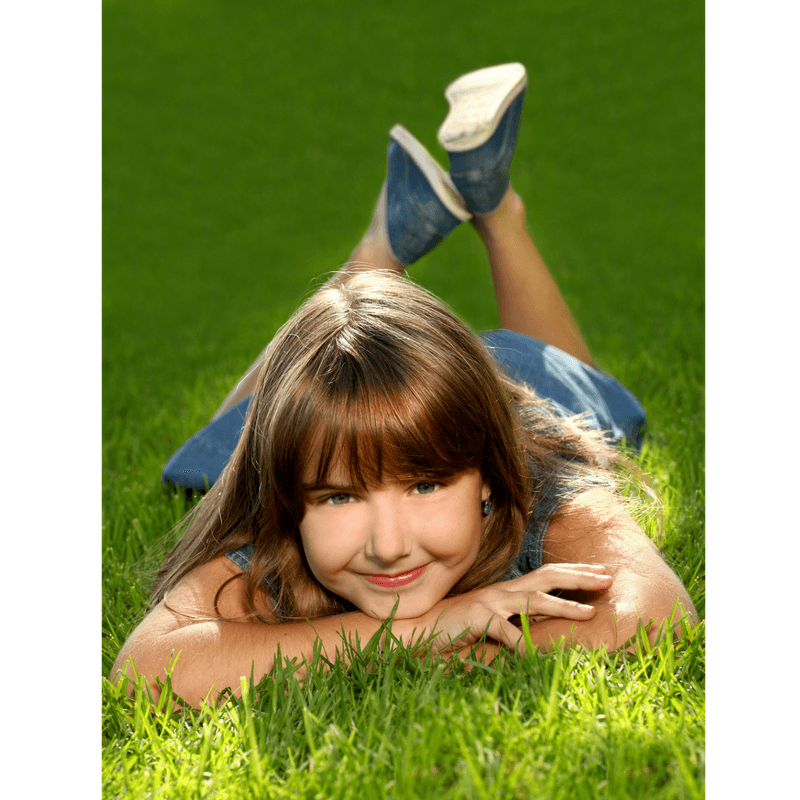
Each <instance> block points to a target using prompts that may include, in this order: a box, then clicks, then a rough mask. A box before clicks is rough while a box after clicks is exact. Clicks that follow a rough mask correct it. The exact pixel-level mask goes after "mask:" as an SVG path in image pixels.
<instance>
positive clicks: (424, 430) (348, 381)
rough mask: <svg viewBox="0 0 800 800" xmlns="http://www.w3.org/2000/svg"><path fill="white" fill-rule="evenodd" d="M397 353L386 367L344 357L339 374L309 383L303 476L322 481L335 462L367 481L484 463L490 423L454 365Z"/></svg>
mask: <svg viewBox="0 0 800 800" xmlns="http://www.w3.org/2000/svg"><path fill="white" fill-rule="evenodd" d="M373 355H374V352H373ZM393 356H394V358H393V359H392V364H391V367H390V368H388V369H387V368H386V367H387V364H386V362H384V363H383V365H380V364H377V363H376V361H373V362H372V363H371V365H370V369H369V370H364V369H363V368H362V365H360V364H358V363H357V362H354V361H351V360H350V359H344V362H345V363H342V362H341V361H340V362H339V364H338V365H337V367H338V368H337V370H336V378H335V380H331V381H319V380H316V381H314V382H313V384H312V385H311V386H309V387H307V388H308V393H307V394H306V396H305V398H304V400H305V401H306V402H304V403H303V405H305V406H306V412H305V414H304V416H305V417H306V419H305V422H306V425H304V426H303V427H304V428H305V431H304V435H303V436H302V437H301V438H302V441H303V443H302V445H301V449H300V455H301V458H302V460H303V463H302V465H301V466H300V469H299V474H300V475H303V476H304V478H303V480H304V482H308V479H309V478H311V479H312V482H313V483H314V484H315V485H322V484H323V483H324V482H325V479H326V477H327V476H328V475H329V473H330V472H331V471H332V470H334V469H336V470H343V471H344V473H345V474H346V475H347V476H348V477H349V480H350V482H352V484H353V485H354V486H358V487H361V488H366V487H367V486H376V485H379V484H381V483H382V482H383V481H384V480H386V479H387V478H389V479H391V478H397V479H401V478H443V477H447V476H450V475H453V474H455V473H457V472H461V471H463V470H466V469H469V468H480V467H481V465H482V461H483V455H484V450H485V446H486V438H487V434H486V429H487V428H486V425H485V424H482V422H483V421H482V420H478V419H475V413H474V406H472V404H470V403H469V399H470V398H465V397H464V394H465V393H464V392H463V391H461V392H459V391H457V390H456V389H457V387H454V386H453V382H454V376H453V374H452V372H449V374H448V371H447V370H435V369H434V370H427V371H423V370H422V369H421V368H420V367H419V364H410V363H408V362H406V363H405V364H402V365H400V364H398V363H397V354H396V353H395V354H393ZM381 360H382V359H377V361H381ZM381 366H383V367H384V368H383V369H381V368H380V367H381ZM467 394H471V393H469V392H468V393H467ZM295 474H297V473H295Z"/></svg>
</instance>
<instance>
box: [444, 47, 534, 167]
mask: <svg viewBox="0 0 800 800" xmlns="http://www.w3.org/2000/svg"><path fill="white" fill-rule="evenodd" d="M527 85H528V74H527V72H526V71H525V67H524V66H523V65H522V64H519V63H514V64H500V65H499V66H496V67H486V68H485V69H479V70H476V71H475V72H469V73H467V74H466V75H462V76H461V77H460V78H457V79H456V80H455V81H453V82H452V83H451V84H450V85H449V86H448V87H447V89H445V92H444V96H445V97H446V98H447V101H448V102H449V103H450V112H449V113H448V115H447V117H446V118H445V120H444V122H443V123H442V125H441V127H440V128H439V141H440V142H441V143H442V146H443V147H444V148H445V150H447V151H448V152H450V153H462V152H464V151H465V150H473V149H475V148H476V147H480V146H481V145H482V144H484V143H486V142H487V141H488V140H489V139H490V138H491V136H492V134H493V133H494V132H495V130H497V126H498V124H499V123H500V120H501V119H502V118H503V114H505V113H506V111H507V110H508V107H509V106H510V105H511V104H512V103H513V102H514V99H515V98H516V97H517V96H518V95H519V93H520V92H521V91H522V90H523V89H524V88H525V87H526V86H527Z"/></svg>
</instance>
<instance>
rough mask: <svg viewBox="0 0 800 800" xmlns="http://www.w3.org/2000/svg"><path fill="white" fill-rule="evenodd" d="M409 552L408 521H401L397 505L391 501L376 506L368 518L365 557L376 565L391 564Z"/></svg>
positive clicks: (401, 516)
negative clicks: (368, 526) (368, 525)
mask: <svg viewBox="0 0 800 800" xmlns="http://www.w3.org/2000/svg"><path fill="white" fill-rule="evenodd" d="M410 550H411V547H410V537H409V536H408V520H404V519H403V514H402V513H401V509H400V508H399V505H398V504H397V503H393V502H391V501H389V502H385V503H379V504H376V507H375V508H374V510H373V513H372V515H371V518H370V530H369V535H368V537H367V544H366V552H367V556H368V557H369V558H371V559H372V560H373V561H375V562H376V563H378V564H392V563H394V562H396V561H398V560H400V559H401V558H403V557H404V556H407V555H408V554H409V552H410Z"/></svg>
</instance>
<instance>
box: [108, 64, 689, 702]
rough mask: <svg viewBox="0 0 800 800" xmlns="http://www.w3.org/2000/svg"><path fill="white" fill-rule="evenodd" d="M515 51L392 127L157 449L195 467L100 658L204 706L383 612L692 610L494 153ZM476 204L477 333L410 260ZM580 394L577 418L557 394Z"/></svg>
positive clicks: (485, 625) (490, 646)
mask: <svg viewBox="0 0 800 800" xmlns="http://www.w3.org/2000/svg"><path fill="white" fill-rule="evenodd" d="M526 84H527V78H526V75H525V70H524V68H523V67H522V66H521V65H520V64H506V65H502V66H499V67H492V68H488V69H485V70H479V71H478V72H475V73H470V74H469V75H465V76H462V77H461V78H460V79H459V80H457V81H455V83H453V84H451V86H450V87H449V88H448V90H447V91H446V96H447V98H448V100H449V102H450V106H451V108H450V113H449V114H448V116H447V118H446V120H445V122H444V123H443V125H442V127H441V129H440V131H439V138H440V140H441V142H442V144H443V145H444V146H445V148H446V149H447V150H448V152H449V155H450V164H451V171H450V175H449V176H448V175H447V174H446V173H444V172H443V171H442V170H441V168H440V167H439V166H438V165H437V164H436V162H435V161H433V159H432V158H431V157H430V155H429V154H428V153H427V152H426V151H425V150H424V148H423V147H422V146H421V145H420V144H419V143H418V142H417V141H416V140H415V139H414V138H413V137H412V136H411V134H410V133H408V131H406V130H405V129H403V128H401V127H400V126H396V127H395V128H393V129H392V131H391V136H390V144H389V159H388V175H387V179H386V183H385V185H384V187H383V190H382V192H381V196H380V199H379V201H378V205H377V208H376V211H375V215H374V218H373V221H372V225H371V226H370V228H369V230H368V231H367V233H366V235H365V236H364V238H363V240H362V241H361V243H360V244H359V245H358V247H357V248H356V250H355V251H354V253H353V255H352V257H351V261H350V263H349V264H348V266H347V267H346V268H345V269H344V270H342V271H341V272H339V273H337V274H336V275H335V276H334V277H333V278H331V279H330V280H329V281H328V282H327V283H326V284H325V285H324V286H323V287H322V288H321V289H320V290H319V291H318V292H317V293H316V294H314V295H313V296H312V297H311V298H310V299H309V300H308V301H307V302H306V303H305V304H304V305H303V306H302V307H301V308H300V309H299V310H298V311H297V313H295V314H294V316H292V318H291V319H290V320H289V321H288V322H287V323H286V325H285V326H284V327H283V328H282V329H281V330H280V331H279V332H278V334H277V335H276V337H275V339H274V340H273V341H272V342H271V343H270V345H269V346H268V347H267V349H266V350H265V351H264V353H263V354H262V355H261V356H260V357H259V359H258V360H257V361H256V364H254V366H253V368H252V369H251V370H250V371H249V372H248V374H247V375H246V376H245V377H244V378H243V379H242V381H241V382H240V383H239V385H238V386H237V387H236V388H235V389H234V391H233V392H232V393H231V395H230V396H229V397H228V398H227V399H226V401H225V403H224V404H223V406H222V407H221V408H220V410H219V411H218V412H217V415H216V416H215V418H214V419H213V420H212V422H211V423H210V424H209V425H208V426H206V428H204V429H203V430H202V431H201V432H200V433H199V434H197V435H196V436H195V437H193V438H192V439H191V440H189V442H187V443H186V444H185V445H184V446H183V447H182V448H181V449H180V450H179V451H178V452H177V453H176V454H175V455H174V456H173V457H172V459H171V460H170V462H169V463H168V464H167V467H166V468H165V475H164V477H165V479H167V480H169V481H171V482H172V483H174V484H177V485H179V486H187V487H193V488H205V486H206V485H210V487H211V488H210V490H209V491H208V493H207V495H206V496H205V497H204V499H203V500H202V501H201V502H200V504H199V505H198V507H197V508H196V509H195V510H194V512H193V513H192V514H191V516H190V521H189V523H188V527H187V529H186V532H185V534H184V535H183V538H182V539H181V541H180V542H179V544H178V545H177V546H176V547H175V548H174V549H173V551H172V552H171V553H170V554H169V556H168V557H167V559H166V560H165V562H164V564H163V565H162V567H161V570H160V572H159V574H158V577H157V579H156V583H155V587H154V590H153V597H152V601H153V604H154V607H153V609H152V610H151V611H150V613H149V614H148V615H147V617H146V618H145V619H144V620H143V621H142V623H141V624H140V625H139V626H138V627H137V628H136V630H134V632H133V633H132V634H131V636H130V637H129V638H128V640H127V642H126V643H125V645H124V646H123V648H122V650H121V652H120V654H119V656H118V658H117V661H116V663H115V665H114V667H113V670H112V677H114V678H115V679H120V678H121V677H122V676H123V675H129V676H133V675H134V671H133V669H132V668H131V664H130V662H133V664H135V668H136V670H137V671H138V673H139V674H140V675H144V676H146V677H147V678H148V679H149V680H150V681H151V684H152V685H153V686H154V687H157V680H163V679H164V678H165V676H166V674H167V669H168V666H169V665H170V664H171V662H172V661H173V660H175V657H176V656H178V658H177V661H175V663H174V668H173V671H172V685H173V687H174V689H175V690H176V692H177V693H178V694H179V695H181V696H182V697H183V698H184V700H186V701H187V702H189V703H191V704H195V705H199V704H200V703H201V702H202V700H203V699H204V698H206V697H209V696H210V697H211V698H212V699H213V697H214V696H216V694H217V693H218V692H220V691H221V690H223V689H225V688H226V687H232V688H233V689H234V690H236V689H237V688H238V687H239V685H240V678H241V677H242V676H246V677H248V678H249V677H250V676H251V674H252V675H253V676H254V678H255V680H258V679H260V678H261V677H262V676H263V675H264V674H265V673H267V672H269V670H270V668H271V667H272V664H273V660H274V658H275V656H276V652H277V651H278V648H280V653H281V655H282V657H284V658H286V657H288V658H301V659H302V658H303V657H308V658H310V657H311V655H312V652H313V649H314V646H315V642H318V643H319V644H320V645H321V647H322V649H323V651H324V653H325V654H326V655H327V656H328V657H329V658H333V657H335V656H336V655H337V654H338V653H340V652H342V651H343V650H344V648H343V637H344V638H346V639H348V640H350V641H355V634H357V635H358V638H359V640H360V641H361V642H366V641H367V640H369V639H370V637H371V636H372V635H373V634H375V633H376V632H377V631H378V630H379V629H380V627H381V624H382V622H383V621H384V620H386V619H387V618H389V617H390V616H392V615H393V622H392V627H391V630H392V634H393V635H394V636H395V637H397V638H398V639H400V640H402V641H403V642H404V643H408V642H412V641H417V640H421V639H432V646H433V649H434V650H435V651H440V652H444V653H447V652H453V651H464V650H468V649H469V648H470V647H471V646H473V645H474V644H475V643H478V642H479V641H480V640H481V638H482V637H484V636H485V637H486V644H485V645H484V646H483V650H482V653H483V657H484V658H490V657H491V656H492V655H493V654H494V653H496V652H497V650H498V648H499V647H501V646H506V647H508V648H510V649H511V650H518V649H520V647H521V640H522V632H521V630H520V629H519V628H518V627H517V626H515V625H514V624H513V618H514V617H517V616H518V615H519V614H521V613H527V614H529V615H531V621H532V622H533V621H534V620H536V622H535V624H533V625H532V626H531V636H532V639H533V642H534V643H535V644H537V645H539V646H541V647H542V648H545V649H546V648H547V647H550V646H552V644H553V643H554V642H558V641H559V640H560V639H561V637H565V638H566V640H568V641H571V642H572V643H576V644H580V645H584V646H588V647H607V648H618V647H620V646H622V645H623V644H625V643H626V641H627V640H629V639H630V637H632V636H633V635H634V634H635V633H636V631H637V627H638V625H639V623H640V622H641V623H642V624H644V625H645V626H649V628H648V630H649V632H650V634H651V635H655V634H656V632H657V631H658V629H659V627H664V626H665V625H670V626H675V625H676V624H677V623H678V620H680V618H681V617H683V616H688V617H689V618H695V617H696V612H695V610H694V607H693V606H692V602H691V600H690V599H689V596H688V594H687V592H686V590H685V589H684V587H683V586H682V585H681V582H680V581H679V580H678V578H677V577H676V575H675V574H674V573H673V572H672V571H671V570H670V569H669V568H668V567H667V565H666V564H665V563H664V561H663V560H662V559H661V557H660V555H659V553H658V551H657V550H656V548H655V547H654V546H653V544H652V543H651V542H650V540H649V539H648V538H647V537H646V536H645V535H644V534H643V532H642V531H641V530H640V528H639V526H638V525H637V523H636V522H635V521H634V519H633V518H632V516H631V515H630V514H629V512H628V511H627V510H626V504H625V502H624V501H623V499H622V498H621V496H620V494H619V493H618V491H617V488H618V482H619V477H618V476H619V474H620V467H621V466H622V467H623V468H625V467H626V466H627V467H628V468H630V463H629V462H627V460H626V459H625V457H624V456H623V455H622V453H621V452H620V450H619V448H618V447H617V446H616V444H617V443H618V442H619V441H620V440H621V439H622V438H623V437H624V438H625V439H626V441H627V443H628V444H629V445H633V446H639V445H640V443H641V437H642V435H643V432H644V423H645V414H644V411H643V409H642V407H641V405H640V404H639V403H638V401H637V400H636V399H635V398H634V397H633V396H632V395H631V394H630V392H628V390H627V389H625V388H624V387H623V386H622V385H621V384H620V383H619V382H618V381H616V380H615V379H614V378H612V377H611V376H609V375H607V374H604V373H602V372H600V371H598V370H597V369H596V368H595V366H594V365H593V363H592V357H591V355H590V353H589V350H588V347H587V345H586V343H585V342H584V341H583V339H582V337H581V335H580V333H579V331H578V328H577V326H576V325H575V323H574V321H573V318H572V316H571V314H570V312H569V309H568V308H567V306H566V304H565V302H564V300H563V298H562V297H561V294H560V292H559V290H558V288H557V287H556V285H555V282H554V280H553V278H552V277H551V275H550V274H549V272H548V270H547V267H546V266H545V264H544V262H543V261H542V259H541V256H540V255H539V253H538V251H537V249H536V247H535V245H534V243H533V241H532V240H531V239H530V236H529V234H528V232H527V227H526V221H525V209H524V207H523V204H522V202H521V200H520V198H519V197H518V196H517V195H516V194H515V192H514V191H513V189H512V188H511V186H510V184H509V165H510V162H511V159H512V156H513V153H514V149H515V145H516V137H517V130H518V126H519V121H520V117H521V112H522V104H523V101H524V97H525V88H526ZM466 220H471V221H472V224H473V225H474V227H475V229H476V230H477V232H478V234H479V235H480V237H481V239H482V240H483V242H484V244H485V246H486V250H487V254H488V258H489V264H490V268H491V273H492V279H493V283H494V289H495V295H496V298H497V304H498V309H499V314H500V320H501V324H502V326H503V330H501V331H496V332H493V333H490V334H487V335H484V336H482V337H480V339H478V338H475V337H474V336H473V335H472V334H471V333H470V332H469V331H468V330H467V328H466V327H465V326H464V325H463V324H462V323H461V322H460V321H459V320H458V319H457V318H456V317H455V316H454V315H453V314H452V313H451V312H450V311H448V310H447V309H446V308H445V307H444V306H443V305H442V304H441V303H440V302H439V301H438V300H436V299H435V298H434V297H432V296H431V295H430V294H429V293H427V292H426V291H425V290H423V289H422V288H420V287H419V286H417V285H415V284H413V283H412V282H410V281H409V280H408V279H407V278H406V277H405V276H404V269H405V267H406V266H408V265H409V264H411V263H413V262H414V261H415V260H417V259H418V258H420V257H421V256H422V255H424V254H425V253H427V252H428V251H430V250H431V249H432V248H433V247H434V246H435V245H436V244H438V243H439V242H440V241H441V240H442V239H443V238H444V237H445V236H446V235H447V234H448V233H449V232H450V231H451V230H452V229H453V228H455V227H456V226H457V225H458V224H460V223H461V222H463V221H466ZM579 414H580V415H583V416H582V417H580V418H578V417H576V416H575V415H579Z"/></svg>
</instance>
